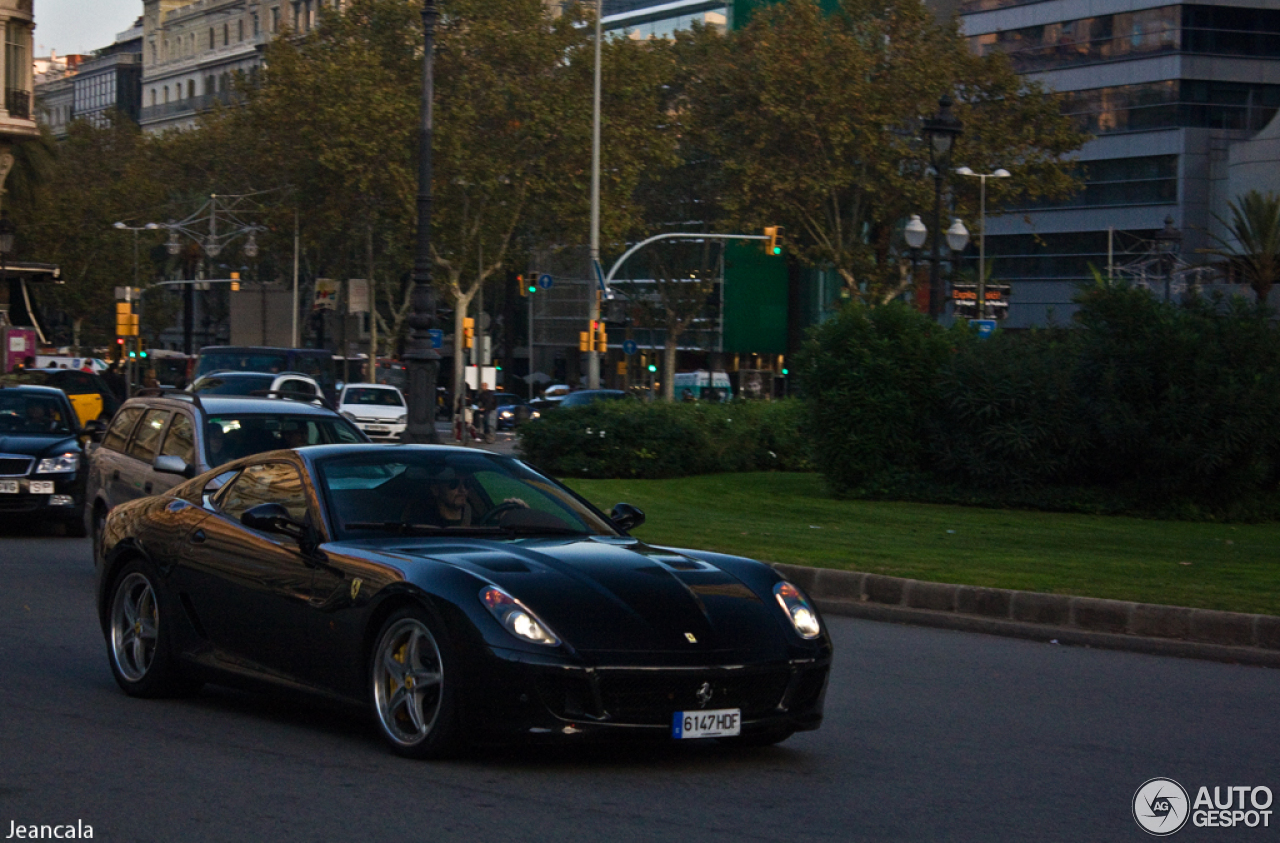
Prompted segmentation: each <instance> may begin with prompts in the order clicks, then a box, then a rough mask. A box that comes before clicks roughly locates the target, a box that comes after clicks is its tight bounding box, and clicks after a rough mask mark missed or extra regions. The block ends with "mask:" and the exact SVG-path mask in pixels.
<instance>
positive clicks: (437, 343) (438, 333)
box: [427, 328, 444, 348]
mask: <svg viewBox="0 0 1280 843" xmlns="http://www.w3.org/2000/svg"><path fill="white" fill-rule="evenodd" d="M427 333H428V334H430V335H431V347H432V348H444V331H442V330H440V329H439V328H432V329H431V330H429V331H427Z"/></svg>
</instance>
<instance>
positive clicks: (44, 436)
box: [0, 385, 96, 536]
mask: <svg viewBox="0 0 1280 843" xmlns="http://www.w3.org/2000/svg"><path fill="white" fill-rule="evenodd" d="M94 424H96V422H95V423H94ZM85 433H86V431H85V430H83V429H82V428H81V426H80V420H79V418H78V417H77V416H76V412H75V409H74V408H73V407H72V406H71V401H70V399H68V398H67V395H66V393H64V392H63V391H62V390H60V389H55V388H53V387H51V386H34V385H27V386H0V517H4V518H5V519H8V520H12V519H21V520H22V521H24V522H27V523H30V522H53V523H55V524H62V525H63V528H64V529H65V530H66V532H67V535H71V536H83V535H84V501H85V465H84V455H83V453H82V449H81V443H80V440H79V437H81V436H83V435H84V434H85Z"/></svg>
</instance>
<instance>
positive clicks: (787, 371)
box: [782, 369, 791, 375]
mask: <svg viewBox="0 0 1280 843" xmlns="http://www.w3.org/2000/svg"><path fill="white" fill-rule="evenodd" d="M782 374H784V375H789V374H791V370H790V369H783V370H782Z"/></svg>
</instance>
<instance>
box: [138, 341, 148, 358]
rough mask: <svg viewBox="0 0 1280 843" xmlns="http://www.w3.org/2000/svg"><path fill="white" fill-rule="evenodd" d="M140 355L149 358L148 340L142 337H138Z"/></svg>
mask: <svg viewBox="0 0 1280 843" xmlns="http://www.w3.org/2000/svg"><path fill="white" fill-rule="evenodd" d="M138 356H139V357H141V358H142V359H143V360H145V359H147V341H146V340H144V339H143V338H142V337H138Z"/></svg>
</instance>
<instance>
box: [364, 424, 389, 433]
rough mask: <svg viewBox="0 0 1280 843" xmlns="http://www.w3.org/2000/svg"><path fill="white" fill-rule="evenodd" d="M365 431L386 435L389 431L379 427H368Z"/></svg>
mask: <svg viewBox="0 0 1280 843" xmlns="http://www.w3.org/2000/svg"><path fill="white" fill-rule="evenodd" d="M365 430H367V431H368V432H369V433H386V432H387V429H386V428H385V427H377V426H375V425H369V426H368V427H366V428H365Z"/></svg>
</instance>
